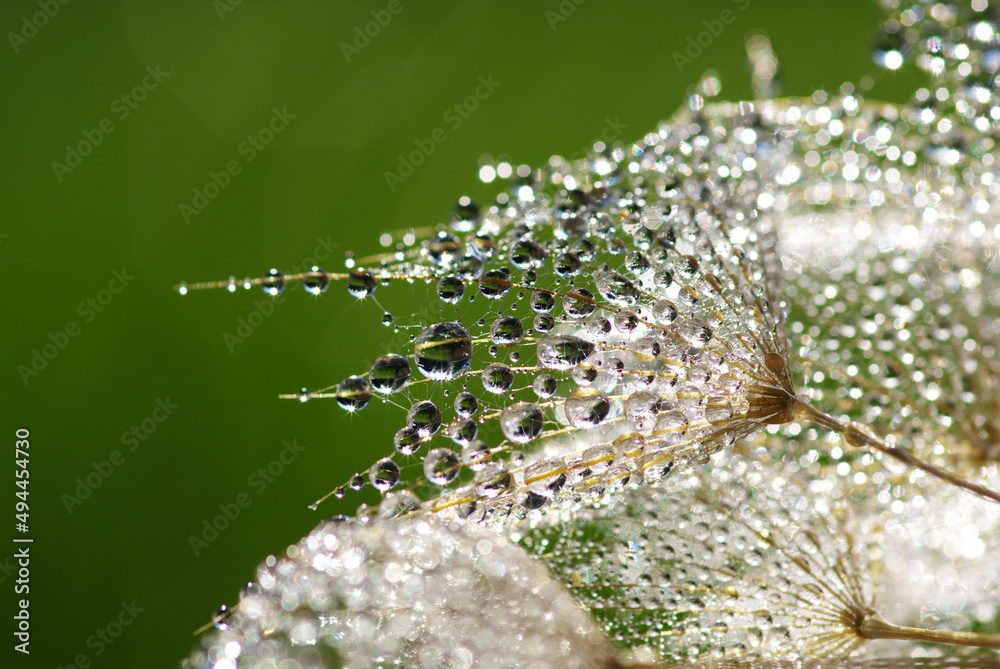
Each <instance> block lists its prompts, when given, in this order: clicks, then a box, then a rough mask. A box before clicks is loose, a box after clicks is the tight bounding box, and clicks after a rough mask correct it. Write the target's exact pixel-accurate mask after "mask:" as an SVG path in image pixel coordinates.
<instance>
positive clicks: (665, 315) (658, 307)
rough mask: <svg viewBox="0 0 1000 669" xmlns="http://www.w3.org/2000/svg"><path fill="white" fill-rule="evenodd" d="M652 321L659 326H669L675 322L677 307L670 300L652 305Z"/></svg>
mask: <svg viewBox="0 0 1000 669" xmlns="http://www.w3.org/2000/svg"><path fill="white" fill-rule="evenodd" d="M653 319H654V320H655V321H656V322H657V323H659V324H660V325H669V324H671V323H673V322H674V321H675V320H677V307H676V306H674V303H673V302H671V301H670V300H659V301H658V302H657V303H656V304H654V305H653Z"/></svg>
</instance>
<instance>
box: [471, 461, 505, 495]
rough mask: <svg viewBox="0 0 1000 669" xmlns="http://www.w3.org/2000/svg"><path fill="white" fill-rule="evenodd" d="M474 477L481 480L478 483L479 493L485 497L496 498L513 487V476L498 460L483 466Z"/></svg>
mask: <svg viewBox="0 0 1000 669" xmlns="http://www.w3.org/2000/svg"><path fill="white" fill-rule="evenodd" d="M476 478H477V479H479V480H481V481H482V483H480V484H479V493H480V494H481V495H482V496H483V497H486V498H487V499H496V498H497V497H500V496H501V495H504V494H506V493H508V492H510V490H511V489H512V488H513V487H514V477H513V476H511V475H510V472H508V471H507V470H506V469H504V468H503V465H502V464H501V463H498V462H497V463H490V464H489V465H488V466H486V467H484V468H483V469H482V470H480V471H479V472H478V474H477V475H476Z"/></svg>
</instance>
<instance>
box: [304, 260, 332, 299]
mask: <svg viewBox="0 0 1000 669" xmlns="http://www.w3.org/2000/svg"><path fill="white" fill-rule="evenodd" d="M329 286H330V276H329V275H328V274H327V273H326V272H324V271H323V270H321V269H320V268H319V267H315V266H314V267H313V268H312V269H310V270H309V271H308V272H306V273H305V275H303V277H302V287H303V288H305V289H306V292H308V293H312V294H313V295H319V294H320V293H322V292H324V291H325V290H326V289H327V288H328V287H329Z"/></svg>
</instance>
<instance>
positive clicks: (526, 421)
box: [500, 402, 545, 444]
mask: <svg viewBox="0 0 1000 669" xmlns="http://www.w3.org/2000/svg"><path fill="white" fill-rule="evenodd" d="M544 426H545V416H544V414H542V410H541V409H539V408H538V407H537V406H536V405H534V404H531V403H529V402H519V403H517V404H515V405H513V406H510V407H507V408H506V409H504V410H503V413H501V414H500V429H501V430H502V431H503V434H504V436H505V437H507V439H509V440H510V441H513V442H514V443H516V444H525V443H527V442H529V441H531V440H532V439H534V438H536V437H537V436H538V435H540V434H541V433H542V428H543V427H544Z"/></svg>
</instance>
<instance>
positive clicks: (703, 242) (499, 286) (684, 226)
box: [182, 119, 782, 514]
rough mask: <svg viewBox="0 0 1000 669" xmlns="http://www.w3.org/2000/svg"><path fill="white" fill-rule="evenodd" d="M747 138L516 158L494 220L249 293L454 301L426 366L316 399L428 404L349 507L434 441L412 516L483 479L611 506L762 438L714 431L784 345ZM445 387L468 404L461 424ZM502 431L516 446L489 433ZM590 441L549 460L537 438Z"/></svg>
mask: <svg viewBox="0 0 1000 669" xmlns="http://www.w3.org/2000/svg"><path fill="white" fill-rule="evenodd" d="M747 122H748V123H750V122H752V119H750V120H748V121H747ZM751 134H752V133H751ZM741 137H743V139H740V138H741ZM747 139H748V136H747V135H746V134H741V132H740V130H739V129H737V130H736V131H734V132H733V133H732V136H729V135H727V134H726V131H725V130H724V128H722V127H721V126H720V127H719V128H718V129H717V131H716V132H714V133H712V134H710V133H708V132H698V130H697V129H695V130H693V131H691V132H690V133H688V132H687V131H682V132H680V133H673V134H672V133H671V132H670V131H669V129H667V128H666V127H664V128H663V129H661V130H660V131H658V132H654V133H651V134H650V135H649V136H647V137H646V138H644V140H643V142H640V143H637V144H635V145H633V146H632V147H630V148H629V149H625V148H624V147H622V146H620V145H619V146H616V147H606V146H604V145H600V144H599V145H597V146H596V147H595V151H594V153H593V154H592V156H591V157H590V158H589V159H587V160H584V161H579V162H578V163H574V164H570V163H568V162H566V161H563V160H562V159H559V158H553V159H551V160H550V161H549V165H548V167H547V168H545V169H542V170H536V171H531V170H529V169H527V168H525V167H522V168H519V169H518V170H517V172H516V175H515V174H514V172H513V170H512V169H510V166H509V165H508V164H506V163H504V164H501V166H500V168H501V173H503V171H504V170H505V168H506V170H505V171H506V173H507V174H509V175H510V176H511V177H512V178H511V179H510V183H509V189H508V191H507V192H505V193H501V194H500V195H499V196H498V198H497V202H496V204H495V205H493V206H491V207H489V208H488V209H486V210H484V209H483V208H481V207H480V206H479V205H478V204H477V203H476V202H474V201H472V200H471V199H469V198H467V197H463V198H461V199H460V200H459V201H458V202H456V203H455V204H454V205H453V207H452V208H451V212H450V221H449V223H448V224H447V225H444V226H439V227H438V228H437V229H436V230H433V231H429V233H428V232H425V233H423V234H424V238H423V239H421V240H418V238H417V235H416V234H414V233H413V232H412V231H410V232H408V233H406V234H405V235H404V236H403V238H402V241H400V242H399V243H397V244H396V246H395V249H394V250H393V252H391V253H386V254H383V255H380V256H373V257H371V258H365V259H360V260H357V259H355V258H354V257H353V256H351V255H349V256H348V260H347V266H348V271H347V272H346V273H343V274H332V273H328V272H326V271H324V270H322V269H320V268H318V267H313V268H312V269H310V270H309V271H307V272H305V273H303V274H301V275H296V276H284V275H283V274H282V273H281V272H279V271H278V270H271V271H270V272H269V273H268V274H267V275H265V276H264V277H262V278H260V279H256V280H250V279H247V280H245V281H244V282H243V284H244V286H245V287H247V288H249V287H251V286H253V285H255V284H256V285H260V286H261V287H262V288H263V290H264V291H265V292H266V293H268V294H270V295H272V296H273V295H278V294H279V293H281V292H282V291H283V290H284V288H285V286H286V284H287V283H288V282H289V281H292V280H298V281H300V282H301V284H302V286H303V288H304V289H305V290H306V291H307V292H309V293H311V294H314V295H319V294H322V293H324V292H325V291H326V290H327V289H328V288H329V286H330V285H331V283H332V282H335V281H343V282H344V284H345V285H346V287H347V290H348V292H349V293H350V294H351V295H353V296H354V297H356V298H359V299H370V300H371V301H373V302H376V303H378V300H377V298H376V289H377V288H378V287H379V286H388V285H391V284H393V283H396V282H399V283H408V284H416V283H423V284H426V285H428V286H432V287H433V297H432V298H431V299H435V298H436V299H437V300H440V302H441V305H442V307H443V308H442V310H441V311H442V312H443V311H444V310H445V308H451V307H453V308H454V317H452V318H450V319H448V318H444V319H442V320H440V321H437V322H431V323H427V322H426V320H427V318H426V315H424V316H423V317H422V318H423V319H424V321H425V322H421V323H418V325H419V326H420V329H419V332H418V333H417V334H415V335H411V336H410V338H409V344H408V348H409V349H410V352H409V354H408V355H407V354H404V353H405V352H406V351H398V352H392V353H388V354H386V355H382V356H380V357H378V358H377V359H376V360H375V361H374V362H373V363H372V364H371V366H370V367H369V369H368V370H367V371H366V372H363V373H359V374H356V375H353V376H350V377H348V378H346V379H344V380H343V381H341V382H340V383H339V384H337V385H336V386H332V387H330V388H326V389H320V390H313V391H310V390H307V389H303V390H302V391H301V392H300V393H299V394H298V395H297V397H298V398H299V399H300V400H302V401H307V400H310V399H313V398H323V397H331V396H332V397H334V398H335V399H336V402H337V404H338V405H339V406H340V407H341V408H343V409H345V410H346V411H349V412H357V411H361V410H363V409H364V408H365V407H366V406H367V405H368V404H369V403H370V402H371V401H372V399H373V398H375V397H379V398H382V399H383V400H385V401H387V402H391V403H393V404H401V400H403V401H404V402H405V403H406V404H408V405H409V406H408V411H407V413H406V423H405V425H404V426H403V427H401V428H400V429H399V430H398V431H397V432H396V434H395V436H394V438H393V447H394V451H395V453H394V454H392V455H391V456H389V457H384V458H382V459H380V460H378V461H377V462H376V463H375V464H374V465H373V466H372V467H371V468H370V470H369V471H368V472H367V476H365V475H364V474H356V475H354V476H353V477H352V478H351V479H350V480H349V481H347V482H345V484H344V485H342V486H339V487H338V488H336V489H335V490H334V492H333V494H335V495H336V496H338V497H342V496H343V495H344V494H345V492H346V489H347V488H352V489H360V488H362V487H363V486H364V485H365V483H366V482H370V483H371V485H373V486H374V487H375V488H376V489H377V490H379V491H380V492H383V493H385V492H388V491H390V490H392V489H393V488H395V487H396V486H397V485H399V484H400V482H401V481H402V480H403V479H404V472H403V468H402V467H403V466H405V465H406V464H407V461H406V456H415V455H420V451H421V450H422V449H424V446H425V444H426V445H428V447H427V448H426V449H425V452H424V453H423V454H422V473H423V478H422V479H421V480H419V481H416V482H410V483H409V488H408V489H406V490H402V491H400V493H398V494H397V495H396V500H395V504H397V505H398V507H399V509H398V510H402V511H405V510H407V509H412V508H415V507H416V506H417V505H418V504H419V501H418V497H417V495H415V494H414V493H413V492H412V490H413V489H416V488H418V487H420V486H423V485H424V484H426V483H429V484H431V487H430V488H429V490H430V491H433V490H438V491H440V489H442V488H444V489H446V490H450V488H449V486H461V485H462V484H464V483H466V481H465V480H462V479H460V478H459V477H460V475H461V473H462V472H463V471H467V472H469V473H470V475H471V476H472V479H473V483H474V486H475V492H474V497H477V498H480V499H483V500H491V499H497V498H500V497H510V496H512V495H510V493H516V494H517V498H518V502H519V504H520V506H522V507H523V508H525V509H528V510H531V509H536V508H540V507H541V506H542V505H544V504H545V503H546V502H547V501H548V500H550V499H551V498H553V497H554V496H557V495H558V494H559V493H560V492H562V491H563V489H564V488H566V489H567V490H568V489H579V488H588V487H589V488H592V489H593V490H592V493H593V494H600V493H602V492H603V491H604V490H605V488H606V487H607V485H605V484H608V485H610V486H611V487H619V488H620V487H622V486H624V485H626V484H629V483H631V484H632V486H635V485H638V484H640V483H642V482H643V481H644V480H657V479H659V478H661V477H663V476H665V475H666V474H668V473H670V471H671V469H672V468H673V467H674V466H675V464H680V463H681V462H686V461H687V460H691V461H695V462H699V461H707V457H708V455H710V454H711V453H714V452H717V451H719V450H721V449H722V448H723V447H725V446H727V445H730V444H731V443H733V442H734V441H735V440H736V439H737V438H738V437H740V436H744V434H745V433H749V432H751V431H753V427H759V425H758V426H753V427H751V428H750V429H746V430H745V431H744V432H743V433H737V432H732V431H730V432H729V433H727V434H726V435H725V436H724V437H723V436H721V432H720V433H719V434H718V435H715V436H716V437H718V438H711V437H712V435H711V434H707V435H706V434H704V433H705V431H706V430H709V432H711V430H710V429H709V428H711V427H712V426H718V425H721V424H724V423H726V422H727V421H730V420H732V419H734V418H738V415H739V414H740V412H741V411H742V412H745V411H746V409H747V406H746V403H745V400H744V399H741V397H742V395H741V393H742V391H744V390H745V386H746V384H745V381H746V379H744V378H743V377H744V376H746V372H747V370H748V369H750V368H752V367H755V366H756V367H760V368H763V367H764V365H763V362H762V360H763V359H764V355H765V353H766V350H780V349H781V348H782V344H780V342H779V340H781V336H780V334H781V333H780V332H779V330H778V328H777V326H776V325H775V315H774V313H773V309H772V307H771V300H770V299H769V294H768V293H769V290H768V288H767V286H766V284H767V283H768V281H767V278H766V273H765V271H764V269H763V267H764V265H765V264H766V262H765V259H764V258H763V255H762V253H761V252H759V249H758V244H763V245H766V244H764V243H763V242H762V237H763V235H762V234H761V228H760V226H759V222H758V221H756V220H754V211H753V204H752V203H753V199H754V198H755V197H756V191H755V187H756V184H757V179H758V176H757V174H756V164H755V162H754V159H753V158H752V157H751V156H750V153H751V152H752V150H753V148H754V147H753V146H752V145H751V144H750V143H749V142H748V141H747ZM726 152H727V153H726ZM724 153H725V156H726V157H725V158H724V159H723V162H728V163H730V164H732V166H733V167H732V169H731V170H730V172H729V174H730V177H731V178H729V179H715V178H712V176H711V175H706V174H705V171H706V170H705V166H706V165H707V164H708V161H709V160H712V161H718V160H719V155H723V154H724ZM385 237H386V236H383V243H385V241H387V240H386V238H385ZM388 241H389V243H390V244H391V243H392V240H391V239H389V240H388ZM236 285H237V282H236V281H235V279H231V280H230V282H229V284H228V287H229V289H230V290H235V288H236ZM182 292H185V288H184V287H182ZM477 300H478V301H480V302H485V303H486V304H485V307H480V309H479V311H480V312H482V311H485V312H486V315H484V316H482V317H479V318H478V319H476V317H475V316H472V317H470V316H468V314H469V313H470V312H471V310H472V305H471V303H473V302H476V301H477ZM524 303H527V309H525V306H524ZM380 306H381V305H380ZM383 311H384V309H383ZM524 311H529V312H530V313H529V315H528V316H519V315H515V314H519V313H521V312H524ZM418 318H421V317H419V316H418ZM383 323H384V324H386V325H387V326H389V327H392V328H394V331H395V332H397V333H398V332H400V330H401V329H405V328H407V327H408V326H400V324H399V322H398V320H397V319H396V318H395V317H394V316H393V315H391V314H390V313H388V312H386V313H385V315H384V316H383ZM776 342H779V343H776ZM765 344H767V345H765ZM769 346H770V348H769ZM482 349H485V350H486V353H487V354H488V356H489V358H490V360H489V361H484V362H483V363H482V364H480V363H479V362H478V359H476V358H475V357H474V351H481V350H482ZM765 349H766V350H765ZM734 352H735V353H734ZM736 358H739V359H736ZM414 368H415V369H414ZM459 384H460V385H461V390H460V391H458V392H457V393H456V394H454V397H453V398H451V394H452V390H453V386H455V385H459ZM480 387H481V390H480ZM433 393H438V394H440V395H443V396H444V398H445V399H446V401H447V400H450V404H451V405H452V406H451V407H450V408H451V409H453V412H454V413H453V415H452V416H449V417H446V414H447V413H448V412H449V408H448V407H447V405H445V404H442V403H440V402H438V401H435V400H434V399H431V398H430V396H431V395H432V394H433ZM406 404H404V405H403V408H407V407H406ZM442 407H444V409H442ZM495 425H498V426H499V430H500V433H501V434H502V439H499V438H496V437H495V435H492V436H491V435H490V434H489V432H490V431H491V428H492V427H493V426H495ZM654 428H655V430H654ZM582 433H586V435H585V438H584V439H582V440H578V443H576V444H571V445H570V447H569V448H568V449H567V448H566V447H564V448H563V449H562V450H561V451H554V452H552V453H551V454H550V457H541V456H540V455H539V453H538V451H540V450H541V448H538V447H536V444H535V443H532V442H537V443H542V444H543V447H544V445H545V444H552V443H559V441H558V440H559V438H566V437H573V436H574V435H575V436H577V437H579V435H580V434H582ZM442 435H443V437H444V438H445V439H447V440H448V441H450V442H451V444H450V445H437V444H444V443H446V442H444V441H443V440H442V439H441V437H442ZM706 436H707V437H709V438H708V439H707V443H706V438H705V437H706ZM435 439H437V441H434V440H435ZM429 442H431V443H429ZM679 443H689V444H692V447H691V448H689V449H686V450H684V451H683V452H684V453H686V454H687V455H686V458H687V459H685V457H681V456H675V455H674V454H673V453H672V452H671V453H670V454H663V455H660V456H659V457H651V454H652V453H653V452H654V451H657V450H661V451H663V449H664V448H665V447H668V446H669V447H676V446H677V445H678V444H679ZM580 444H583V446H582V447H581V446H580ZM564 446H565V445H564ZM456 447H457V448H456ZM644 453H645V454H646V457H645V459H641V458H640V456H641V455H643V454H644ZM664 453H665V451H664ZM400 456H402V457H400ZM501 456H503V457H501ZM567 463H569V464H567ZM434 494H435V493H433V492H429V493H428V495H429V496H433V495H434ZM474 508H475V505H474V504H470V505H467V507H466V508H465V512H466V513H470V514H471V513H472V512H473V511H474Z"/></svg>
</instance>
